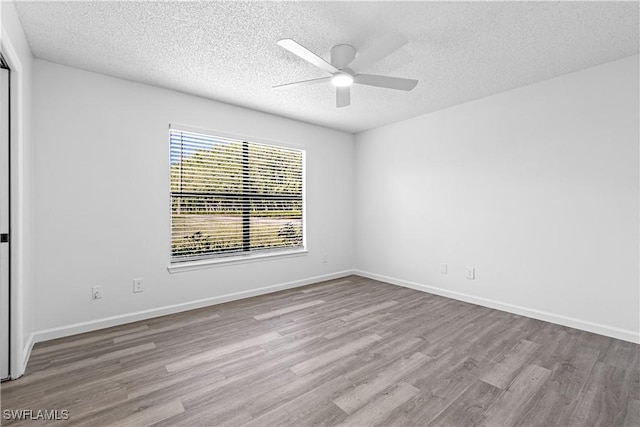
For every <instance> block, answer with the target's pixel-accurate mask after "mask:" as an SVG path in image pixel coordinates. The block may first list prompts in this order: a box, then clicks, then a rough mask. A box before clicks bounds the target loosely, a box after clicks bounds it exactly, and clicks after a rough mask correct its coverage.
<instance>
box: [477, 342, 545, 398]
mask: <svg viewBox="0 0 640 427" xmlns="http://www.w3.org/2000/svg"><path fill="white" fill-rule="evenodd" d="M539 348H540V345H539V344H536V343H533V342H530V341H527V340H522V341H520V342H519V343H518V344H516V346H515V347H513V348H512V349H511V350H510V351H509V352H508V353H507V354H506V355H505V356H504V358H502V360H500V361H498V362H497V363H496V364H495V365H494V367H493V368H492V369H491V370H490V371H489V372H487V373H486V374H485V375H483V376H482V378H481V379H482V381H484V382H486V383H487V384H491V385H493V386H496V387H498V388H501V389H503V390H504V389H506V388H507V386H508V385H509V384H510V383H511V381H512V380H513V378H515V376H516V374H517V373H518V372H520V370H522V369H523V368H524V366H525V363H526V362H527V361H528V360H529V359H531V358H532V357H533V355H534V354H535V352H536V351H538V349H539Z"/></svg>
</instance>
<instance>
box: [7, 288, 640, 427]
mask: <svg viewBox="0 0 640 427" xmlns="http://www.w3.org/2000/svg"><path fill="white" fill-rule="evenodd" d="M639 354H640V346H639V345H637V344H632V343H628V342H624V341H620V340H616V339H613V338H609V337H603V336H599V335H595V334H591V333H588V332H585V331H579V330H575V329H571V328H567V327H564V326H560V325H553V324H550V323H545V322H542V321H539V320H534V319H529V318H525V317H522V316H517V315H515V314H511V313H504V312H500V311H496V310H491V309H489V308H486V307H480V306H477V305H473V304H467V303H464V302H461V301H455V300H451V299H447V298H444V297H440V296H437V295H430V294H427V293H423V292H418V291H415V290H412V289H407V288H401V287H397V286H393V285H389V284H385V283H383V282H379V281H376V280H371V279H366V278H363V277H358V276H350V277H347V278H342V279H336V280H330V281H326V282H322V283H318V284H315V285H310V286H306V287H302V288H296V289H288V290H284V291H280V292H276V293H272V294H266V295H260V296H257V297H253V298H248V299H244V300H238V301H232V302H228V303H224V304H219V305H216V306H212V307H204V308H200V309H197V310H192V311H189V312H183V313H175V314H171V315H167V316H162V317H158V318H153V319H148V320H144V321H140V322H135V323H131V324H128V325H121V326H117V327H114V328H109V329H105V330H100V331H94V332H89V333H85V334H81V335H77V336H75V337H65V338H62V339H58V340H53V341H49V342H45V343H38V344H36V346H35V347H34V350H33V352H32V356H31V359H30V360H29V365H28V366H27V371H26V374H25V375H24V377H22V378H20V379H18V380H16V381H11V382H8V383H3V384H2V385H0V392H1V402H0V406H1V407H2V409H3V410H5V409H32V410H38V409H50V408H57V409H68V410H69V412H70V416H71V419H70V420H68V421H57V422H52V423H47V425H52V426H65V427H67V426H76V425H78V426H85V425H86V426H89V425H91V426H103V425H109V426H111V425H115V426H123V427H124V426H126V427H128V426H135V425H155V426H158V427H159V426H176V425H178V426H189V427H191V426H213V425H216V426H218V425H220V426H238V425H243V424H248V425H255V426H265V427H267V426H271V425H285V426H296V427H306V426H335V425H340V424H344V425H367V426H369V425H384V426H389V427H391V426H403V427H409V426H426V425H430V424H431V425H449V426H466V425H491V426H507V425H509V426H511V425H513V426H541V427H566V426H599V425H602V426H634V427H637V426H638V425H640V413H639V412H640V370H639V367H638V364H639V363H640V357H639ZM483 379H484V380H485V381H483ZM2 422H3V426H4V425H7V426H21V425H33V422H29V421H28V420H23V421H18V420H2ZM43 425H44V424H43Z"/></svg>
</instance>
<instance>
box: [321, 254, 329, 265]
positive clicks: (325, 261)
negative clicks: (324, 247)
mask: <svg viewBox="0 0 640 427" xmlns="http://www.w3.org/2000/svg"><path fill="white" fill-rule="evenodd" d="M322 262H323V263H325V264H326V263H327V262H329V261H327V253H326V252H323V253H322Z"/></svg>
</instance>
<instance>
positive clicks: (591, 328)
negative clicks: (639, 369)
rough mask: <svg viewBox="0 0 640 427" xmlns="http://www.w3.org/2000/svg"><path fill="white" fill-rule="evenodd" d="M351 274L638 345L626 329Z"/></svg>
mask: <svg viewBox="0 0 640 427" xmlns="http://www.w3.org/2000/svg"><path fill="white" fill-rule="evenodd" d="M353 274H356V275H358V276H362V277H367V278H369V279H374V280H378V281H381V282H386V283H389V284H392V285H397V286H402V287H405V288H410V289H415V290H418V291H422V292H427V293H430V294H435V295H440V296H443V297H447V298H452V299H455V300H459V301H464V302H469V303H472V304H476V305H481V306H483V307H489V308H494V309H496V310H502V311H506V312H508V313H513V314H519V315H521V316H526V317H531V318H533V319H538V320H544V321H545V322H551V323H556V324H558V325H562V326H568V327H570V328H574V329H580V330H583V331H588V332H593V333H596V334H600V335H605V336H608V337H612V338H618V339H621V340H624V341H629V342H632V343H636V344H640V334H638V332H634V331H631V330H628V329H621V328H616V327H613V326H607V325H603V324H600V323H594V322H590V321H587V320H582V319H576V318H573V317H567V316H562V315H559V314H553V313H548V312H545V311H540V310H535V309H531V308H527V307H522V306H518V305H513V304H508V303H504V302H500V301H495V300H490V299H486V298H481V297H476V296H473V295H468V294H464V293H461V292H455V291H449V290H446V289H442V288H436V287H434V286H428V285H423V284H420V283H415V282H410V281H407V280H402V279H396V278H394V277H388V276H383V275H380V274H375V273H370V272H368V271H362V270H354V271H353Z"/></svg>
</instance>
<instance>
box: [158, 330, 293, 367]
mask: <svg viewBox="0 0 640 427" xmlns="http://www.w3.org/2000/svg"><path fill="white" fill-rule="evenodd" d="M281 337H282V336H281V335H280V334H279V333H277V332H269V333H266V334H263V335H260V336H258V337H253V338H249V339H246V340H243V341H240V342H237V343H233V344H229V345H226V346H223V347H219V348H214V349H213V350H209V351H206V352H203V353H201V354H198V355H195V356H192V357H189V358H187V359H183V360H180V361H177V362H174V363H169V364H168V365H167V366H166V369H167V371H169V372H175V371H181V370H184V369H188V368H190V367H192V366H195V365H199V364H201V363H206V362H208V361H211V360H214V359H216V358H217V357H220V356H223V355H225V354H229V353H234V352H236V351H239V350H244V349H247V348H251V347H255V346H257V345H260V344H264V343H268V342H270V341H273V340H277V339H278V338H281Z"/></svg>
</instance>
